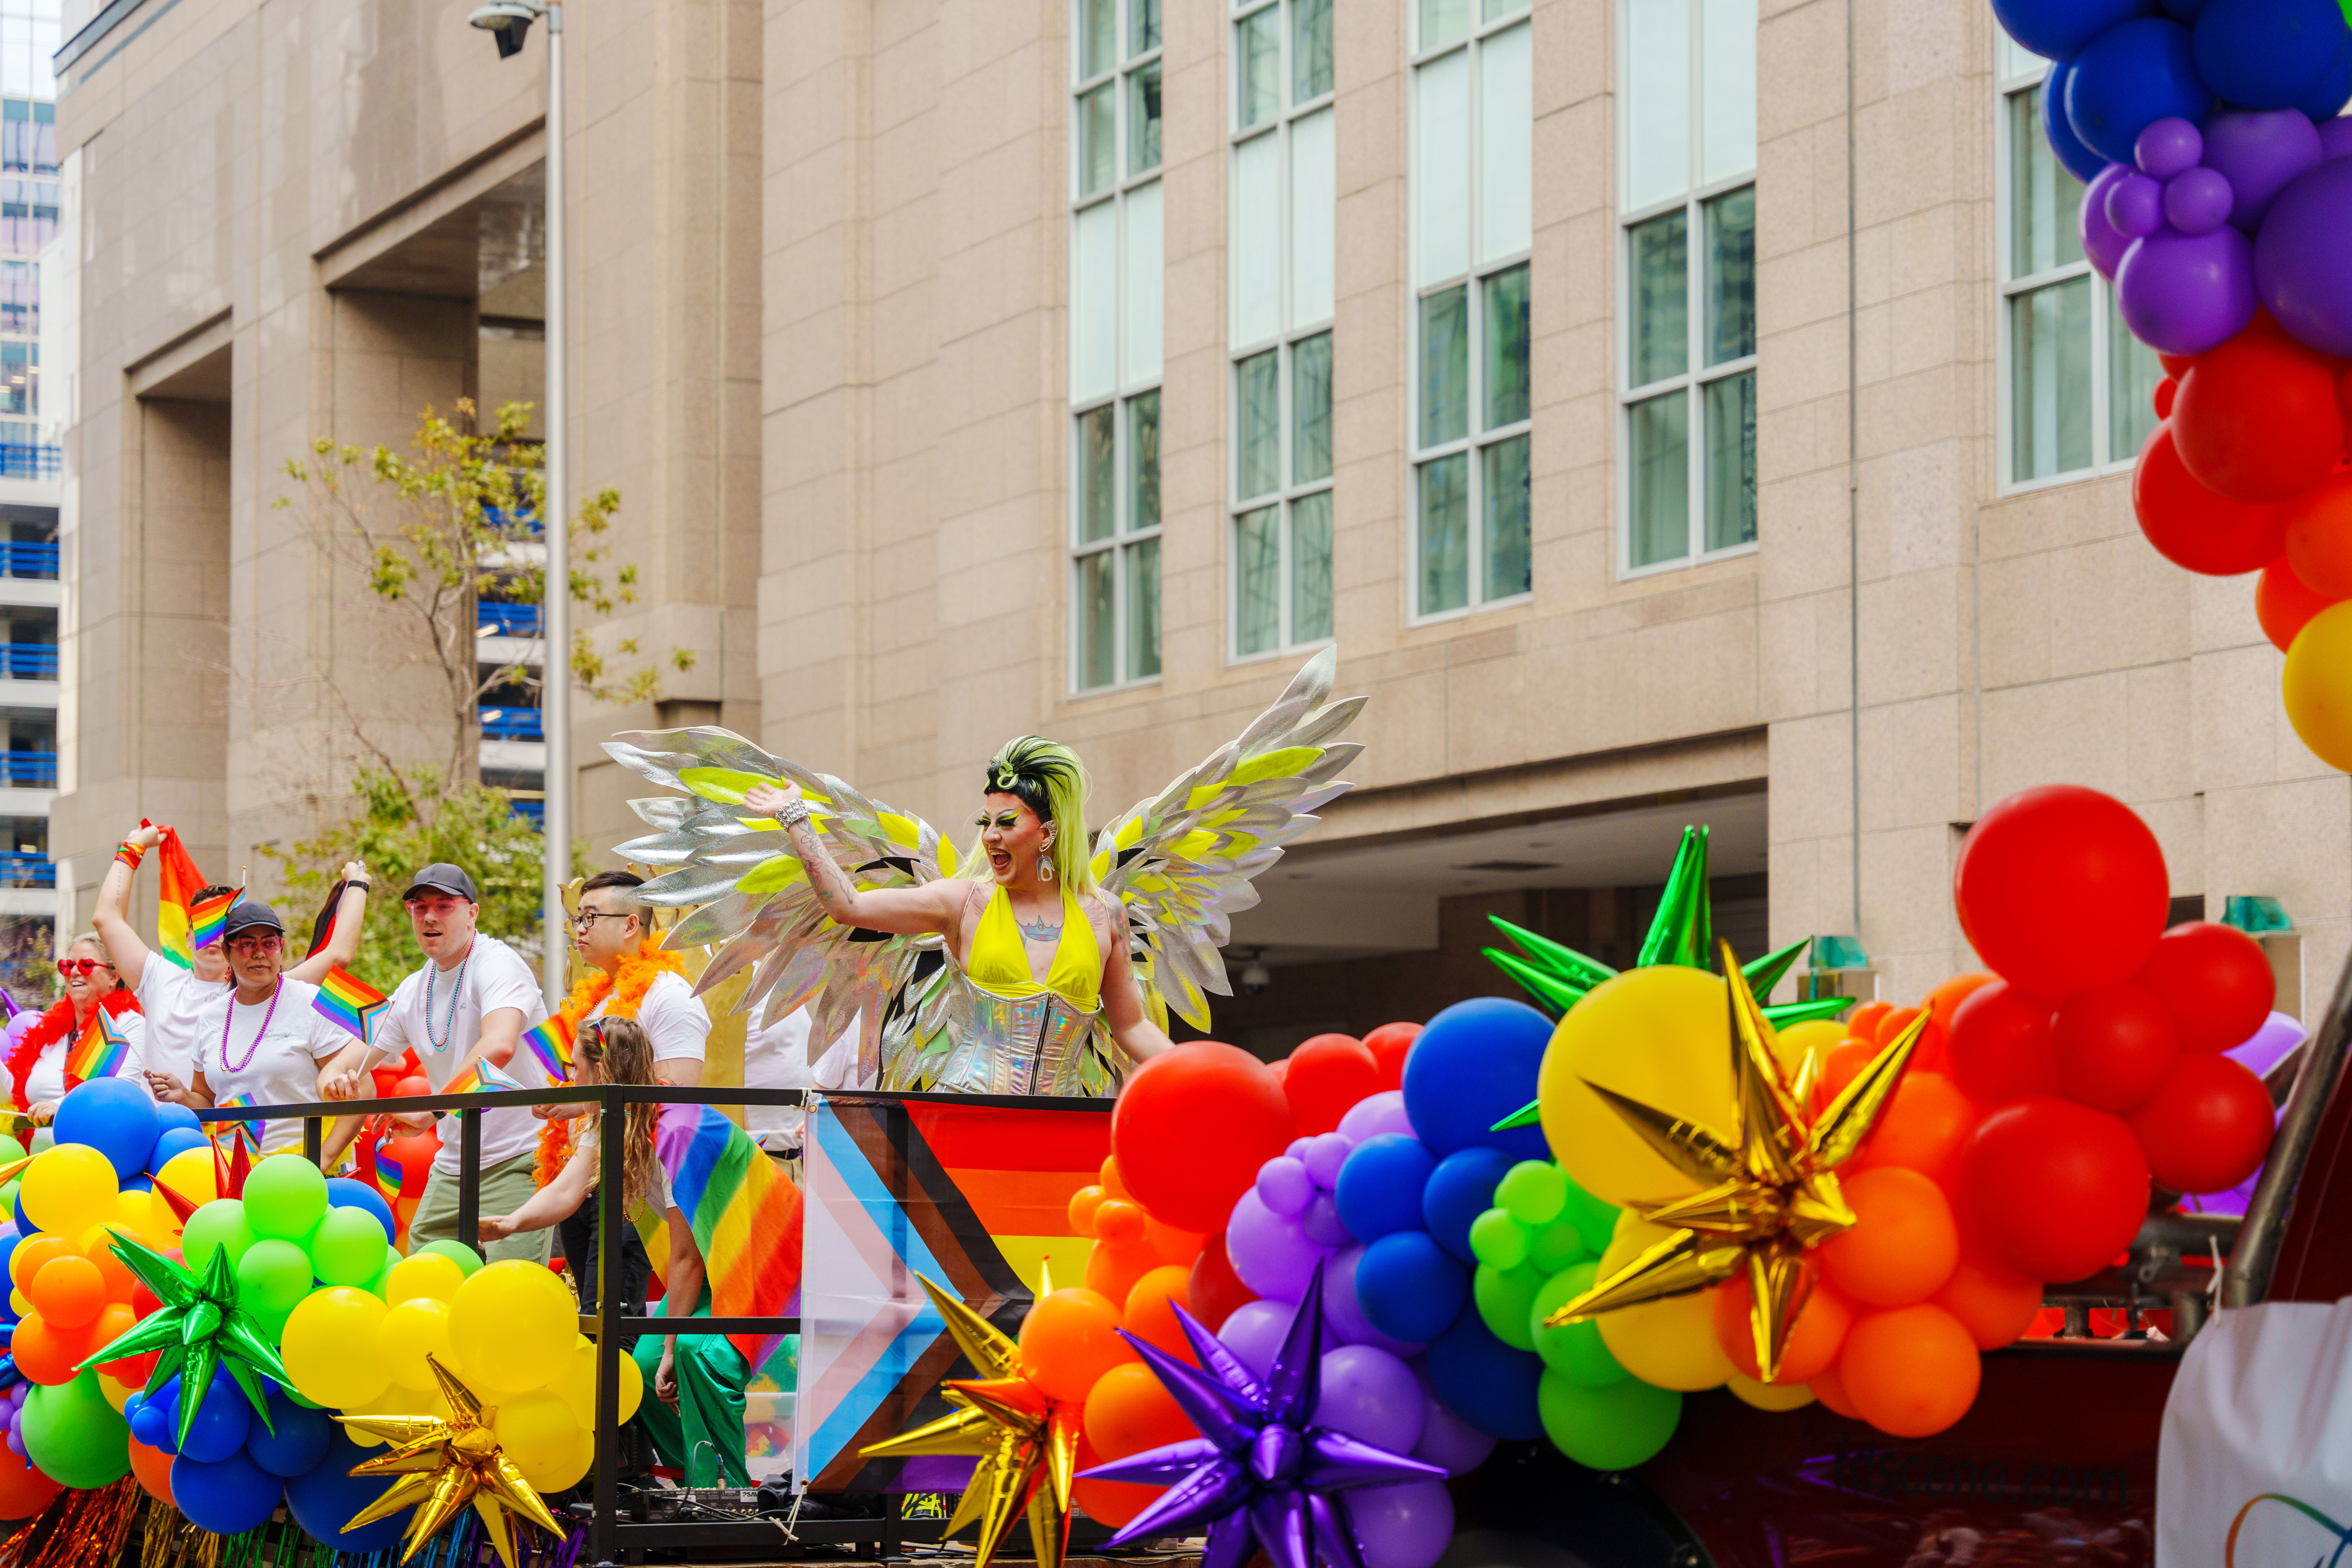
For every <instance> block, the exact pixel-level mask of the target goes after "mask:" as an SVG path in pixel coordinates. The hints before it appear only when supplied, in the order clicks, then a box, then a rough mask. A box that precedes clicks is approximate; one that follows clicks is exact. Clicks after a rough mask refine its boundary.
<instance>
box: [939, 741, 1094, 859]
mask: <svg viewBox="0 0 2352 1568" xmlns="http://www.w3.org/2000/svg"><path fill="white" fill-rule="evenodd" d="M981 788H982V792H983V793H985V794H989V795H1012V796H1013V797H1014V798H1015V799H1017V800H1019V801H1020V802H1021V804H1022V805H1025V806H1027V807H1028V808H1029V809H1030V810H1031V811H1034V812H1035V813H1036V814H1037V820H1038V821H1039V822H1042V823H1045V825H1047V826H1050V827H1052V828H1053V829H1054V847H1053V858H1054V875H1055V877H1056V878H1057V879H1059V880H1060V881H1061V883H1062V885H1063V886H1065V887H1066V888H1068V889H1070V890H1071V891H1073V892H1078V893H1084V892H1090V891H1092V890H1093V888H1094V878H1093V876H1092V875H1091V874H1090V873H1089V871H1088V863H1089V862H1090V860H1091V859H1092V854H1091V850H1092V846H1091V845H1089V844H1088V843H1087V815H1086V809H1087V770H1086V768H1085V767H1084V766H1083V765H1082V764H1081V763H1079V762H1078V755H1077V753H1076V752H1073V751H1071V750H1070V748H1069V747H1067V746H1065V745H1062V744H1060V743H1058V742H1053V741H1049V740H1047V739H1045V736H1043V735H1024V736H1022V737H1020V738H1019V739H1018V740H1013V741H1007V742H1005V743H1004V745H1003V749H1001V750H1000V751H998V752H997V753H996V755H994V756H992V757H991V758H990V759H989V760H988V778H987V782H986V783H985V784H982V786H981ZM964 864H965V872H964V874H965V875H966V876H969V877H972V878H975V879H981V880H985V879H987V878H988V876H989V869H988V852H987V851H986V849H984V848H983V847H982V846H981V843H980V840H979V839H977V838H975V839H973V841H972V849H971V854H970V855H968V856H967V857H966V858H965V862H964Z"/></svg>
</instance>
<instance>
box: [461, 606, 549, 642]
mask: <svg viewBox="0 0 2352 1568" xmlns="http://www.w3.org/2000/svg"><path fill="white" fill-rule="evenodd" d="M474 619H475V622H476V624H477V626H478V627H486V628H488V629H487V630H483V631H482V632H481V635H482V636H484V637H537V636H538V635H539V606H538V605H502V604H498V603H495V602H493V601H491V600H488V599H485V600H483V601H482V602H481V603H480V604H478V605H475V606H474Z"/></svg>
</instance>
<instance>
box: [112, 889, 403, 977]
mask: <svg viewBox="0 0 2352 1568" xmlns="http://www.w3.org/2000/svg"><path fill="white" fill-rule="evenodd" d="M342 883H343V891H342V896H341V898H339V899H338V900H335V929H334V931H333V932H332V934H331V935H330V936H329V937H328V938H327V945H326V946H324V947H322V948H320V950H319V951H318V952H314V953H312V954H311V955H310V957H308V958H306V959H304V960H303V961H302V962H301V963H298V964H296V965H295V966H294V967H293V968H291V969H289V970H288V971H287V972H286V973H289V974H290V975H292V976H293V977H294V978H295V979H297V980H299V981H301V982H302V983H303V984H306V985H316V984H319V983H320V981H322V980H324V979H326V978H327V976H328V975H329V974H331V973H333V972H334V971H335V970H338V969H340V968H341V967H342V966H343V965H344V964H347V963H350V962H351V961H352V960H353V959H355V958H357V957H358V956H359V955H360V937H361V935H362V928H364V927H365V926H366V924H367V896H368V874H367V866H366V864H365V863H364V862H362V861H359V860H353V861H351V862H349V863H348V864H346V865H345V866H344V867H343V876H342ZM117 967H118V968H120V967H121V966H120V965H117Z"/></svg>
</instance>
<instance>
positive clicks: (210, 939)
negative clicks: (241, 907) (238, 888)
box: [188, 890, 238, 948]
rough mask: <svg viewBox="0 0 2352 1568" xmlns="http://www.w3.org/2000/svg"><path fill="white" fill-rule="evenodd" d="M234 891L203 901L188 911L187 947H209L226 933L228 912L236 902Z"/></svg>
mask: <svg viewBox="0 0 2352 1568" xmlns="http://www.w3.org/2000/svg"><path fill="white" fill-rule="evenodd" d="M237 897H238V895H237V894H236V892H235V891H234V890H232V891H229V892H226V893H222V894H220V895H219V896H218V897H216V898H210V899H206V900H204V901H203V902H201V903H198V904H195V905H193V906H192V907H191V908H190V909H189V910H188V945H189V946H190V947H191V948H202V947H210V946H212V945H213V943H215V942H218V941H220V939H221V938H222V937H223V936H225V935H226V934H227V933H228V911H229V910H230V909H231V908H233V907H234V906H235V905H236V900H237Z"/></svg>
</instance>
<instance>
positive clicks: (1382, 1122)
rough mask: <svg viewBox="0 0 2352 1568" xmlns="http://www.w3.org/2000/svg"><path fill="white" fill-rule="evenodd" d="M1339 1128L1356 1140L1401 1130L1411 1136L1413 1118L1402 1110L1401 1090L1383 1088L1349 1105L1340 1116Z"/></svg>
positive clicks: (1343, 1135)
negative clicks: (1345, 1112) (1343, 1114)
mask: <svg viewBox="0 0 2352 1568" xmlns="http://www.w3.org/2000/svg"><path fill="white" fill-rule="evenodd" d="M1339 1132H1340V1135H1341V1136H1342V1137H1347V1138H1352V1139H1354V1140H1355V1141H1356V1142H1359V1143H1361V1142H1364V1141H1365V1140H1366V1139H1368V1138H1377V1137H1379V1136H1380V1135H1381V1133H1383V1132H1402V1133H1403V1134H1405V1136H1407V1137H1411V1136H1412V1117H1410V1116H1407V1115H1406V1114H1405V1113H1404V1090H1402V1089H1382V1090H1381V1092H1380V1093H1378V1094H1368V1095H1366V1096H1365V1097H1364V1098H1363V1099H1361V1100H1358V1101H1356V1103H1355V1104H1353V1105H1351V1106H1349V1108H1348V1114H1347V1115H1345V1116H1342V1117H1341V1118H1339Z"/></svg>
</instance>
